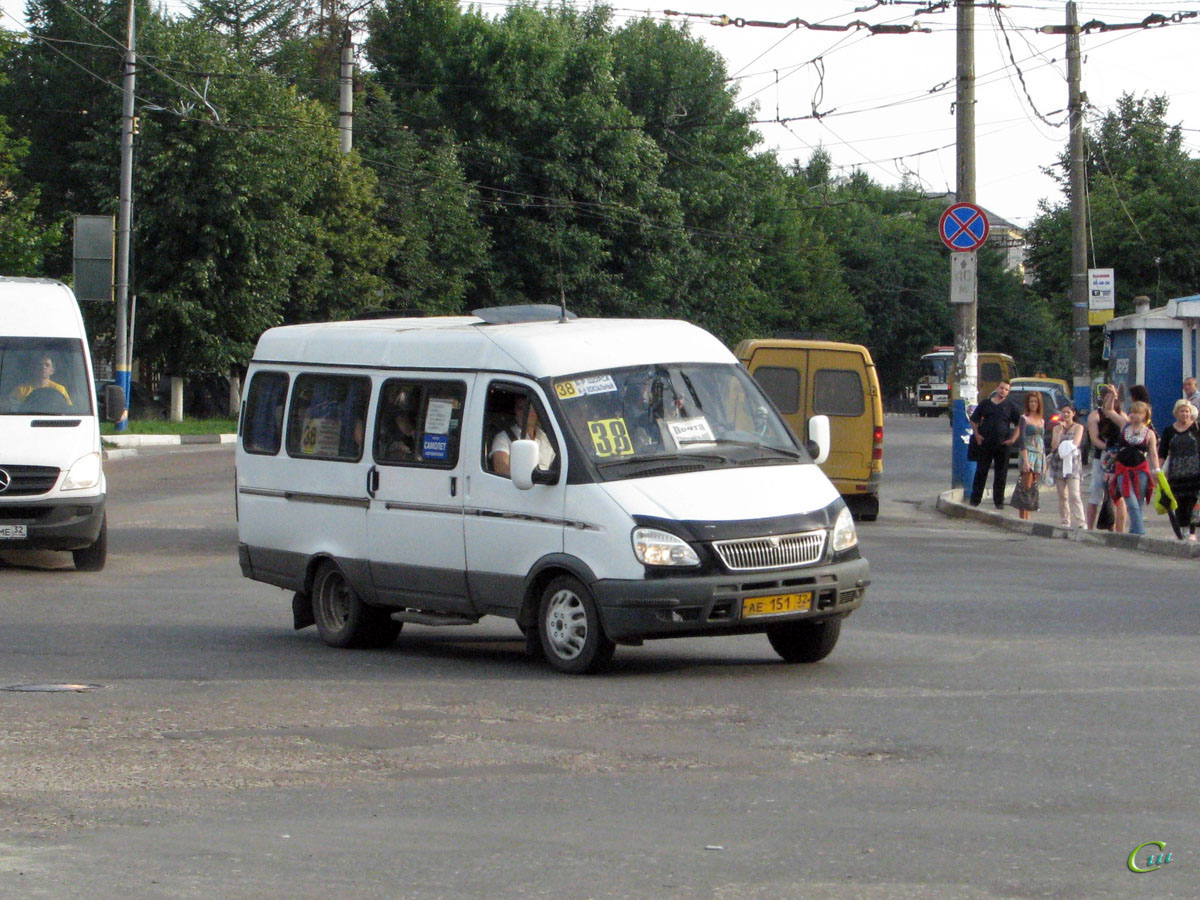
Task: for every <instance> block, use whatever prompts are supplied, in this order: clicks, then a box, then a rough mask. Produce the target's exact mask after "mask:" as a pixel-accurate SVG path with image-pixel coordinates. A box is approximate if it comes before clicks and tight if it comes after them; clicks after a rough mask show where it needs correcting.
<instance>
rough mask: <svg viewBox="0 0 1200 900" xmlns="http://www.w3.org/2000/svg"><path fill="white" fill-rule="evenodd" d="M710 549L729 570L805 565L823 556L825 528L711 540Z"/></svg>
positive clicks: (745, 570)
mask: <svg viewBox="0 0 1200 900" xmlns="http://www.w3.org/2000/svg"><path fill="white" fill-rule="evenodd" d="M713 549H714V550H716V551H717V555H718V556H719V557H721V562H723V563H724V564H725V567H726V568H728V569H729V570H730V571H731V572H748V571H752V570H755V569H786V568H790V567H793V566H808V565H812V564H813V563H815V562H818V561H820V559H821V558H822V557H823V556H824V555H825V529H823V528H822V529H819V530H817V531H804V532H799V533H797V534H781V535H777V536H772V537H758V538H747V539H745V540H738V541H713Z"/></svg>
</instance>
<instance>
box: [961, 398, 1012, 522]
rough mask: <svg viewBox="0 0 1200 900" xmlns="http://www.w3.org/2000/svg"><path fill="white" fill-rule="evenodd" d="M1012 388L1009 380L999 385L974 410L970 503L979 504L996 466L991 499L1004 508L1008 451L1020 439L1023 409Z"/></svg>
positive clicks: (972, 420)
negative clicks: (1018, 406) (1012, 398)
mask: <svg viewBox="0 0 1200 900" xmlns="http://www.w3.org/2000/svg"><path fill="white" fill-rule="evenodd" d="M1011 389H1012V385H1010V384H1009V383H1008V382H1007V381H1001V382H1000V383H999V384H998V385H996V390H995V391H994V392H993V393H992V395H991V396H990V397H988V398H987V399H986V400H984V401H983V402H982V403H980V404H979V405H978V406H977V407H975V411H974V412H972V413H971V431H972V432H973V437H972V439H971V440H972V444H971V448H972V450H973V451H974V453H973V455H974V458H975V481H974V482H973V483H972V485H971V505H972V506H978V505H979V502H980V501H981V500H982V499H983V490H984V488H985V487H987V480H988V470H989V469H993V468H994V469H995V472H996V474H995V477H994V478H993V479H992V502H993V503H995V504H996V509H1003V508H1004V483H1005V481H1007V480H1008V455H1009V453H1011V452H1012V448H1013V444H1015V443H1016V441H1017V436H1018V435H1019V433H1020V432H1019V431H1018V429H1017V424H1018V423H1019V422H1020V419H1021V412H1020V410H1018V409H1017V404H1016V403H1014V402H1013V401H1012V400H1011V399H1009V396H1008V392H1009V391H1010V390H1011Z"/></svg>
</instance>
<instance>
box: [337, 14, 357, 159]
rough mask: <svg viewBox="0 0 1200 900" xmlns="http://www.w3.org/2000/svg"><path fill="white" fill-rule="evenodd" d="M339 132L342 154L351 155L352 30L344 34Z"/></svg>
mask: <svg viewBox="0 0 1200 900" xmlns="http://www.w3.org/2000/svg"><path fill="white" fill-rule="evenodd" d="M338 130H339V131H340V132H341V139H342V153H349V152H350V147H351V145H352V144H353V136H354V42H353V41H352V40H350V29H349V28H347V29H346V30H345V31H344V32H343V33H342V78H341V90H340V91H339V94H338Z"/></svg>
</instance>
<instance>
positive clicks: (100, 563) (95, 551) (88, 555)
mask: <svg viewBox="0 0 1200 900" xmlns="http://www.w3.org/2000/svg"><path fill="white" fill-rule="evenodd" d="M71 558H72V559H73V560H74V561H75V568H76V569H78V570H79V571H80V572H99V571H100V570H101V569H103V568H104V563H105V562H106V561H107V560H108V516H105V517H104V518H103V519H101V520H100V534H98V535H97V536H96V540H94V541H92V543H90V544H88V545H87V546H86V547H84V548H82V549H80V550H72V551H71Z"/></svg>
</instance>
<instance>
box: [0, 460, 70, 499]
mask: <svg viewBox="0 0 1200 900" xmlns="http://www.w3.org/2000/svg"><path fill="white" fill-rule="evenodd" d="M59 471H60V470H59V469H57V468H56V467H54V466H6V465H4V464H3V463H0V497H32V496H34V495H35V494H47V493H49V492H50V491H51V490H53V489H54V485H55V483H56V482H57V481H58V473H59Z"/></svg>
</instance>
